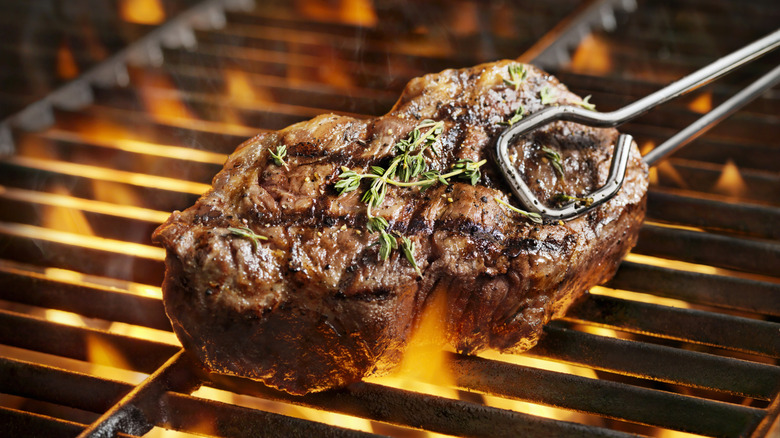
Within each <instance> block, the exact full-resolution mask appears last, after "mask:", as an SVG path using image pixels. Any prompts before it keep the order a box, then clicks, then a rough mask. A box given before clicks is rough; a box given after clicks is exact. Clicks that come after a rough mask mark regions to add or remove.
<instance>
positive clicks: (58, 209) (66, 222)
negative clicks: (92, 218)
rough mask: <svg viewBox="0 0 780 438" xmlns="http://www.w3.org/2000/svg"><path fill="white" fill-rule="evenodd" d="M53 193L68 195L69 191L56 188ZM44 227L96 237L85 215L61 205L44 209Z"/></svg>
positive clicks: (59, 187) (60, 187)
mask: <svg viewBox="0 0 780 438" xmlns="http://www.w3.org/2000/svg"><path fill="white" fill-rule="evenodd" d="M53 192H54V193H55V194H59V195H67V194H68V191H67V190H65V188H64V187H62V186H59V185H58V186H54V188H53ZM42 216H43V217H42V221H41V222H42V225H43V226H44V227H46V228H51V229H55V230H61V231H71V232H74V233H78V234H84V235H94V234H95V233H94V232H93V231H92V227H91V226H90V225H89V221H88V220H87V218H86V216H84V213H83V212H82V211H81V210H79V209H77V208H71V207H65V206H59V205H47V206H45V207H44V209H43V214H42Z"/></svg>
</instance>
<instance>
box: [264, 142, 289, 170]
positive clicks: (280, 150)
mask: <svg viewBox="0 0 780 438" xmlns="http://www.w3.org/2000/svg"><path fill="white" fill-rule="evenodd" d="M268 152H269V153H270V154H271V158H273V160H274V164H276V165H277V166H279V167H282V166H284V168H285V169H287V170H290V168H289V167H287V163H285V161H284V157H286V156H287V146H284V145H282V146H277V147H276V152H274V151H273V150H272V149H271V148H268Z"/></svg>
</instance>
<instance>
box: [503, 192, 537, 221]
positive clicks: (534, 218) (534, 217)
mask: <svg viewBox="0 0 780 438" xmlns="http://www.w3.org/2000/svg"><path fill="white" fill-rule="evenodd" d="M493 199H495V200H496V202H498V203H499V204H501V205H503V206H504V207H506V208H508V209H510V210H512V211H514V212H515V213H520V214H521V215H522V216H524V217H526V218H528V220H530V221H531V222H533V223H535V224H541V223H542V215H540V214H539V213H534V212H532V211H525V210H520V209H519V208H517V207H515V206H514V205H511V204H509V203H508V202H506V201H504V200H503V199H501V198H499V197H493Z"/></svg>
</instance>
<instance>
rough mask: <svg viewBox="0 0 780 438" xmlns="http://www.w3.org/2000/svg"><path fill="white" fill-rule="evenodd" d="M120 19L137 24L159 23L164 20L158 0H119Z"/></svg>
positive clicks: (163, 12)
mask: <svg viewBox="0 0 780 438" xmlns="http://www.w3.org/2000/svg"><path fill="white" fill-rule="evenodd" d="M119 14H120V15H121V16H122V19H124V20H125V21H129V22H131V23H138V24H160V23H162V22H163V21H165V10H164V9H163V6H162V5H161V4H160V1H159V0H121V2H120V3H119Z"/></svg>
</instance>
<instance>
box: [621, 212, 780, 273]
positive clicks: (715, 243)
mask: <svg viewBox="0 0 780 438" xmlns="http://www.w3.org/2000/svg"><path fill="white" fill-rule="evenodd" d="M633 252H635V253H638V254H646V255H652V256H657V257H664V258H670V259H676V260H684V261H688V262H692V263H700V264H705V265H710V266H717V267H721V268H727V269H736V270H741V271H746V272H753V273H756V274H763V275H768V276H776V275H777V269H778V266H780V244H777V243H774V242H768V241H762V240H748V239H740V238H736V237H730V236H724V235H719V234H713V233H702V232H698V231H690V230H681V229H672V228H666V227H661V226H656V225H648V224H645V225H643V226H642V229H641V230H640V232H639V241H638V242H637V245H636V247H635V248H634V249H633Z"/></svg>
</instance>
